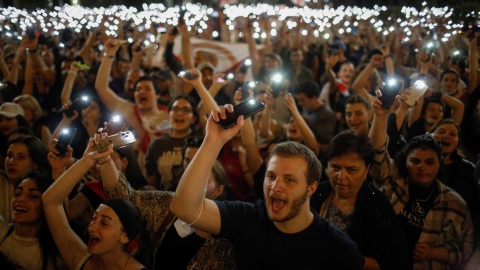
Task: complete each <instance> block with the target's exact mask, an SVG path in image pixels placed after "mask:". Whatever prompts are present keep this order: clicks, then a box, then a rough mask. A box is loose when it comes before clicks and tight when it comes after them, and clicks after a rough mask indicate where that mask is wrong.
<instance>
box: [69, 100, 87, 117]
mask: <svg viewBox="0 0 480 270" xmlns="http://www.w3.org/2000/svg"><path fill="white" fill-rule="evenodd" d="M88 106H90V100H89V98H88V96H82V97H81V98H79V99H78V98H77V99H76V100H75V101H73V102H72V104H70V107H69V108H68V109H66V110H63V113H64V114H65V116H67V117H68V118H70V117H72V116H73V115H74V111H77V112H80V111H82V110H83V109H85V108H86V107H88Z"/></svg>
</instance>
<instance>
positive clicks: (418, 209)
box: [412, 186, 435, 217]
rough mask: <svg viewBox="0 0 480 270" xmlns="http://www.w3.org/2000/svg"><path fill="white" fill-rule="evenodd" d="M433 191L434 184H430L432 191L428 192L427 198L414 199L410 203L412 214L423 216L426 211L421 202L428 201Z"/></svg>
mask: <svg viewBox="0 0 480 270" xmlns="http://www.w3.org/2000/svg"><path fill="white" fill-rule="evenodd" d="M434 191H435V186H432V191H431V192H430V195H428V197H427V198H425V199H423V200H422V199H415V202H413V203H412V211H413V213H414V214H416V215H418V216H422V217H423V216H425V214H426V211H425V209H423V206H422V203H424V202H426V201H428V200H429V199H430V198H431V197H432V195H433V192H434Z"/></svg>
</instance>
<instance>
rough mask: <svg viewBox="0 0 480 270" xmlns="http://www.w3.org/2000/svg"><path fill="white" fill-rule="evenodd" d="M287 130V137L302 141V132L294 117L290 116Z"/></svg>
mask: <svg viewBox="0 0 480 270" xmlns="http://www.w3.org/2000/svg"><path fill="white" fill-rule="evenodd" d="M286 132H287V134H286V135H287V138H288V139H289V140H291V141H296V142H301V141H302V140H303V135H302V132H301V131H300V128H299V127H298V125H297V122H295V119H293V117H290V121H288V125H287V131H286Z"/></svg>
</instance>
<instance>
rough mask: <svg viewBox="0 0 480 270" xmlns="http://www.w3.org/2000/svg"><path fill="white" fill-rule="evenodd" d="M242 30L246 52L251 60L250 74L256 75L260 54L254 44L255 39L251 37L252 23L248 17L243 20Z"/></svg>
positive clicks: (258, 68)
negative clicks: (246, 46)
mask: <svg viewBox="0 0 480 270" xmlns="http://www.w3.org/2000/svg"><path fill="white" fill-rule="evenodd" d="M243 25H244V30H243V34H244V36H245V40H246V41H247V45H248V52H249V53H250V60H252V74H253V77H257V76H258V72H259V71H260V68H261V67H262V63H261V59H260V56H259V55H258V51H257V47H256V46H255V40H254V39H253V37H252V25H251V21H250V19H248V18H246V19H245V21H244V22H243Z"/></svg>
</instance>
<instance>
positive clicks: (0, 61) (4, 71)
mask: <svg viewBox="0 0 480 270" xmlns="http://www.w3.org/2000/svg"><path fill="white" fill-rule="evenodd" d="M3 57H4V55H3V50H2V49H1V48H0V70H1V71H2V74H3V78H6V77H8V74H9V73H10V70H8V66H7V63H5V60H3V59H4V58H3Z"/></svg>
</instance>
